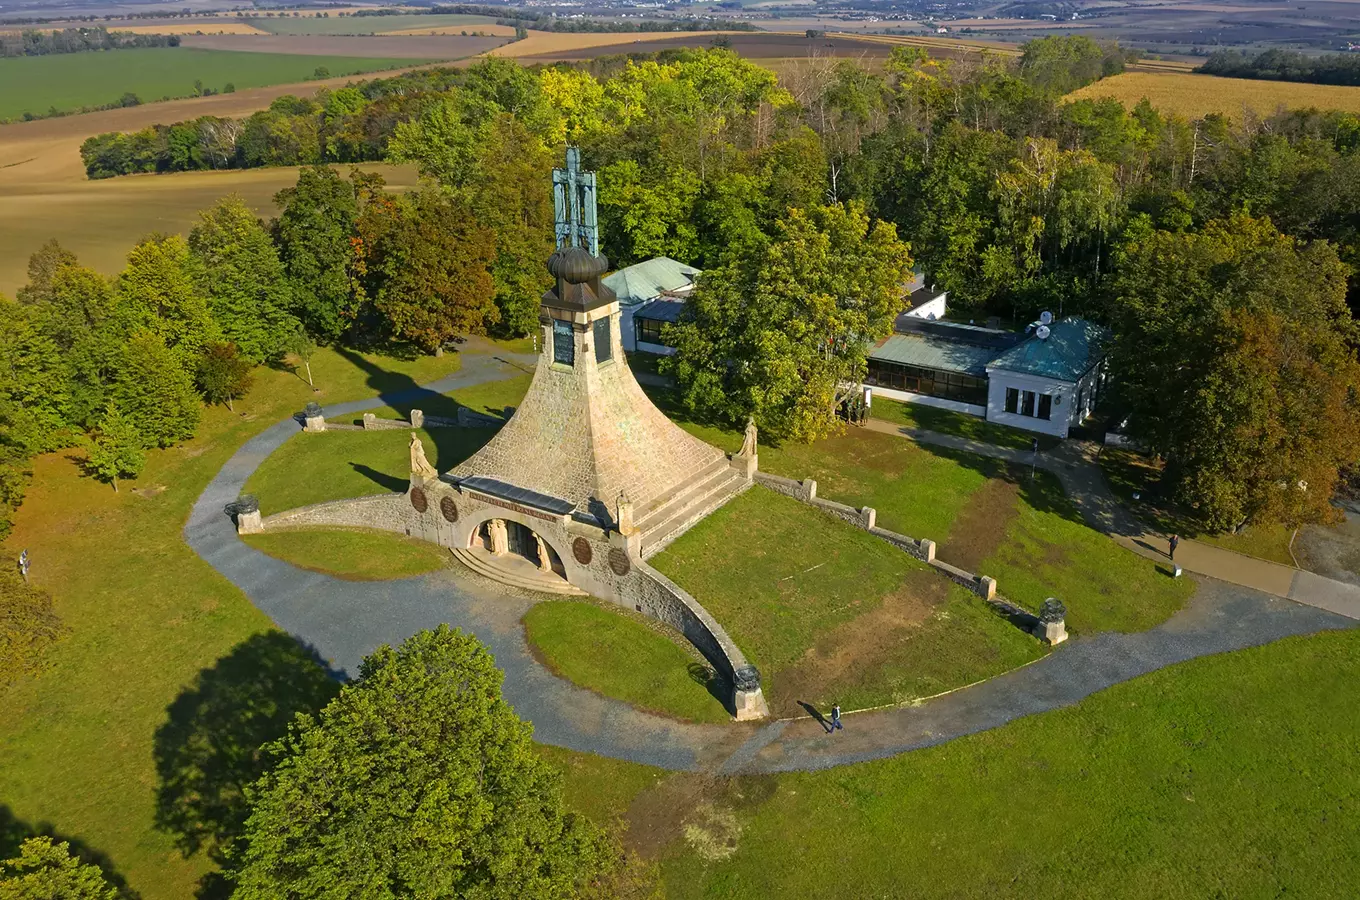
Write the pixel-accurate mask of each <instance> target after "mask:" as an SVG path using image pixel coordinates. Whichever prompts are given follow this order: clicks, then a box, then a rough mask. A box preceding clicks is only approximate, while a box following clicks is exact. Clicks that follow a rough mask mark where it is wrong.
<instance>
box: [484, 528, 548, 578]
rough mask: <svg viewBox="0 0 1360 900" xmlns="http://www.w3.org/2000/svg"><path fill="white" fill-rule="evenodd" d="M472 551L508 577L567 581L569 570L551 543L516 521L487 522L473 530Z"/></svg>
mask: <svg viewBox="0 0 1360 900" xmlns="http://www.w3.org/2000/svg"><path fill="white" fill-rule="evenodd" d="M468 550H469V551H471V552H473V553H474V554H477V555H478V556H481V557H483V558H484V559H486V560H487V561H488V562H489V563H490V564H492V565H493V566H495V567H496V568H497V569H499V570H501V571H503V572H504V573H506V574H507V575H510V574H513V575H516V576H519V577H520V578H525V577H531V578H534V579H535V580H542V581H545V582H546V581H553V582H555V581H563V582H565V581H566V580H567V570H566V567H565V566H563V565H562V557H560V556H558V554H557V551H556V550H554V549H553V548H552V547H551V546H550V545H549V544H548V542H547V541H545V540H543V538H542V537H540V536H539V535H538V534H537V533H536V532H535V531H534V530H533V529H532V528H530V527H529V526H528V525H525V524H523V523H521V522H516V521H514V520H513V519H487V520H486V521H485V522H482V523H481V524H480V525H478V526H477V527H476V529H475V530H473V532H472V535H471V536H470V538H469V539H468Z"/></svg>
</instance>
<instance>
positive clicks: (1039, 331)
mask: <svg viewBox="0 0 1360 900" xmlns="http://www.w3.org/2000/svg"><path fill="white" fill-rule="evenodd" d="M1034 333H1035V335H1036V336H1038V338H1039V340H1041V341H1046V340H1048V326H1047V325H1040V326H1039V327H1038V328H1036V329H1034Z"/></svg>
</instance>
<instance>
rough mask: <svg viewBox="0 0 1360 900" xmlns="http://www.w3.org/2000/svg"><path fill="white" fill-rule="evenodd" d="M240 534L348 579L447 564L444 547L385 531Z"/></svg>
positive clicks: (401, 574)
mask: <svg viewBox="0 0 1360 900" xmlns="http://www.w3.org/2000/svg"><path fill="white" fill-rule="evenodd" d="M243 540H244V541H245V542H246V543H247V544H249V545H250V546H252V547H254V548H255V549H256V550H259V551H261V552H262V553H267V554H269V555H270V556H272V557H274V558H276V559H281V560H283V561H284V562H290V563H292V564H293V565H295V566H301V567H302V568H304V569H311V570H313V571H316V572H324V573H326V574H328V575H335V576H337V577H340V578H345V579H348V580H351V581H382V580H386V579H390V578H410V577H412V576H415V575H424V574H425V573H426V572H434V571H436V570H438V569H442V568H444V567H446V566H447V565H448V564H449V554H448V551H447V550H445V549H444V548H442V547H440V546H438V545H436V544H431V543H429V542H428V541H420V540H416V539H415V538H409V537H406V536H405V535H400V534H392V533H390V532H386V531H365V530H363V529H358V528H318V529H315V530H309V531H275V532H270V533H268V534H252V535H248V536H246V537H245V538H243Z"/></svg>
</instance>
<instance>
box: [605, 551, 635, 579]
mask: <svg viewBox="0 0 1360 900" xmlns="http://www.w3.org/2000/svg"><path fill="white" fill-rule="evenodd" d="M609 568H611V569H613V570H614V574H615V575H627V574H628V570H629V569H631V568H632V564H631V563H630V562H628V554H627V553H624V552H623V551H622V550H620V549H619V548H618V547H611V548H610V550H609Z"/></svg>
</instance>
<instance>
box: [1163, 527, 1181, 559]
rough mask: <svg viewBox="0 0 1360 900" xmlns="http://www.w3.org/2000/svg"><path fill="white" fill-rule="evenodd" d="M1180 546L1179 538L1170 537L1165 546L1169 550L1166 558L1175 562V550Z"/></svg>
mask: <svg viewBox="0 0 1360 900" xmlns="http://www.w3.org/2000/svg"><path fill="white" fill-rule="evenodd" d="M1180 545H1181V539H1180V538H1179V537H1177V536H1176V535H1174V534H1173V535H1171V540H1169V541H1167V542H1166V546H1167V547H1168V548H1170V552H1169V553H1167V555H1166V556H1167V558H1168V559H1170V560H1171V561H1172V562H1175V560H1176V548H1177V547H1179V546H1180Z"/></svg>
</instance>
